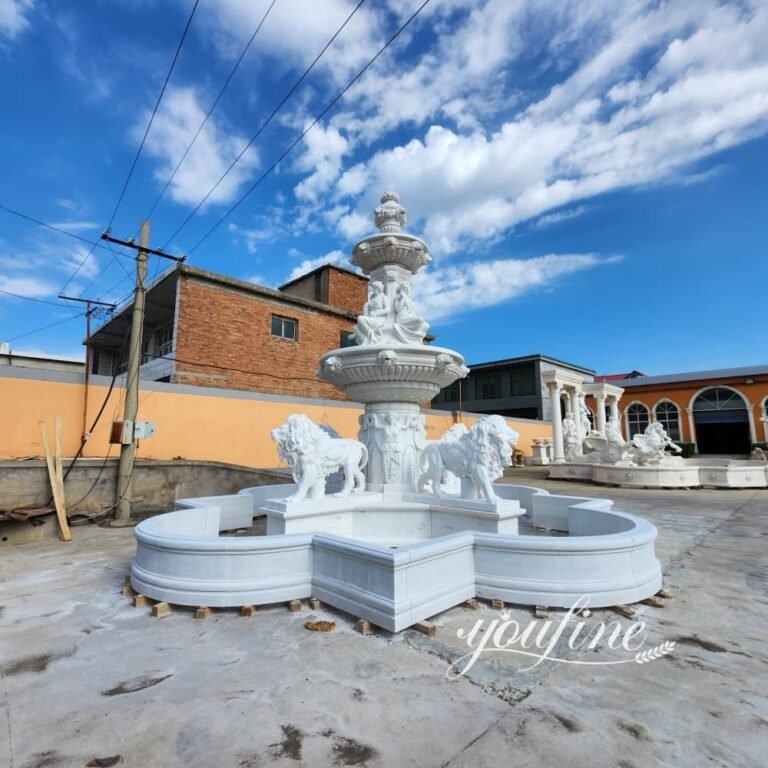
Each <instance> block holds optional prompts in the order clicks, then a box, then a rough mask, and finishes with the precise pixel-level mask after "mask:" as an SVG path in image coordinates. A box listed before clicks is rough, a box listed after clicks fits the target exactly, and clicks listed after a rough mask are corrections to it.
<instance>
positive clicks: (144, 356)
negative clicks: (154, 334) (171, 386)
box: [140, 336, 152, 365]
mask: <svg viewBox="0 0 768 768" xmlns="http://www.w3.org/2000/svg"><path fill="white" fill-rule="evenodd" d="M151 341H152V339H151V337H148V336H144V338H142V340H141V363H140V364H141V365H144V363H148V362H149V361H150V360H151V355H150V353H149V347H150V342H151Z"/></svg>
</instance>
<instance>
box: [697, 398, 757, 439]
mask: <svg viewBox="0 0 768 768" xmlns="http://www.w3.org/2000/svg"><path fill="white" fill-rule="evenodd" d="M693 421H694V424H695V426H696V444H697V446H698V450H699V453H736V454H744V453H749V452H750V451H751V450H752V439H751V434H750V430H749V414H748V412H747V405H746V403H745V402H744V398H743V397H741V395H740V394H739V393H738V392H735V391H734V390H732V389H726V388H725V387H713V388H712V389H705V390H704V391H703V392H702V393H701V394H700V395H699V396H698V397H697V398H696V399H695V400H694V401H693Z"/></svg>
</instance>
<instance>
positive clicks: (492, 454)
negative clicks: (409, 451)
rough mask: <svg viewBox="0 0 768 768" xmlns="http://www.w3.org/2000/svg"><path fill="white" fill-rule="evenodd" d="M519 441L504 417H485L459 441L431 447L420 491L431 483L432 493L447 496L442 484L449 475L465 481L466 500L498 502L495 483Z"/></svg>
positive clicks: (440, 442) (424, 456) (424, 461)
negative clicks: (449, 473)
mask: <svg viewBox="0 0 768 768" xmlns="http://www.w3.org/2000/svg"><path fill="white" fill-rule="evenodd" d="M518 438H519V435H518V434H517V432H515V431H514V430H513V429H510V428H509V427H508V426H507V422H506V421H505V420H504V419H503V417H501V416H483V418H482V419H480V420H479V421H478V422H476V423H475V425H474V426H473V427H472V429H470V430H469V432H467V433H466V434H464V435H461V436H460V437H459V438H458V439H454V440H451V439H449V440H438V441H436V442H432V443H429V445H427V447H426V448H425V449H424V451H423V452H422V454H421V459H420V465H421V466H420V469H421V472H422V474H421V476H420V477H419V482H418V490H419V491H425V490H426V489H427V484H428V483H430V482H431V490H432V493H434V494H435V495H437V496H441V497H442V496H445V493H444V492H443V491H442V489H441V488H440V484H441V480H442V479H443V474H444V473H445V472H446V471H447V472H452V473H453V474H454V475H456V476H457V477H458V478H460V479H461V481H462V482H461V489H462V494H461V495H462V497H463V498H467V499H477V498H484V499H485V500H486V501H489V502H493V501H496V500H497V496H496V494H495V493H494V492H493V481H494V480H496V479H497V478H499V477H501V476H502V474H503V471H504V470H503V468H504V467H507V466H509V465H510V463H511V461H512V446H513V445H515V444H517V441H518Z"/></svg>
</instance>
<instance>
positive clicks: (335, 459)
mask: <svg viewBox="0 0 768 768" xmlns="http://www.w3.org/2000/svg"><path fill="white" fill-rule="evenodd" d="M271 434H272V439H273V440H274V441H275V442H276V443H277V452H278V455H279V456H280V460H281V461H284V462H286V464H288V466H289V467H290V469H291V473H292V474H293V479H294V482H296V484H297V485H298V488H297V489H296V493H294V494H293V496H289V497H288V498H287V499H286V500H287V501H302V500H303V499H305V498H307V496H309V498H310V499H321V498H323V497H324V496H325V481H326V478H327V477H328V476H329V475H331V474H333V473H334V472H336V471H337V470H342V471H343V473H344V485H343V487H342V489H341V490H340V491H339V492H338V493H336V494H334V495H335V496H340V497H343V496H349V494H350V493H356V492H359V491H364V490H365V475H363V467H364V466H365V465H366V463H367V462H368V449H367V448H366V447H365V446H364V445H363V444H362V443H361V442H359V441H358V440H346V439H342V438H334V437H331V436H330V435H328V433H327V432H326V431H324V430H323V429H322V428H321V427H318V426H317V425H316V424H315V423H313V422H312V421H311V420H310V419H309V418H308V417H307V416H304V414H296V413H295V414H292V415H291V416H289V417H288V418H287V419H286V422H285V424H283V425H282V426H281V427H277V429H273V430H272V433H271Z"/></svg>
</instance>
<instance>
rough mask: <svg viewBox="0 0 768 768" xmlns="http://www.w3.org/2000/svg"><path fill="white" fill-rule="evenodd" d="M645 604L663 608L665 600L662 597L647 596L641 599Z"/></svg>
mask: <svg viewBox="0 0 768 768" xmlns="http://www.w3.org/2000/svg"><path fill="white" fill-rule="evenodd" d="M640 602H641V603H642V604H643V605H650V606H651V607H652V608H663V607H664V601H663V600H662V599H661V598H660V597H646V598H645V600H641V601H640Z"/></svg>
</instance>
